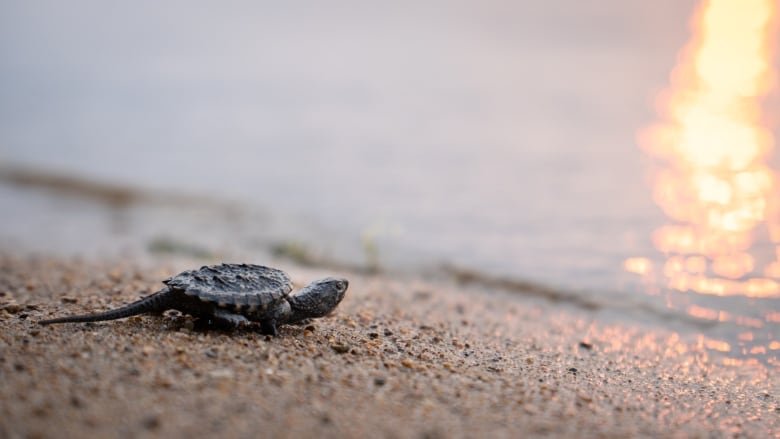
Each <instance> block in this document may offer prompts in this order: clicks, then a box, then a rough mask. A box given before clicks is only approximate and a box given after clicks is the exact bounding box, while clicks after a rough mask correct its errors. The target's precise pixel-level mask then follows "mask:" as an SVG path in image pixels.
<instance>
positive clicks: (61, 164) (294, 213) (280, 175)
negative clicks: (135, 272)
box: [0, 0, 780, 364]
mask: <svg viewBox="0 0 780 439" xmlns="http://www.w3.org/2000/svg"><path fill="white" fill-rule="evenodd" d="M718 3H723V2H717V1H714V2H697V1H689V0H659V1H656V2H646V1H640V0H621V1H617V0H610V1H603V0H602V1H596V0H585V1H553V2H527V1H526V2H523V1H521V2H518V1H492V0H488V1H481V2H473V1H472V2H455V1H431V2H392V3H389V4H388V3H382V4H370V3H369V2H328V3H327V4H323V3H321V2H296V1H293V2H284V3H277V2H237V1H227V2H192V1H186V2H185V1H180V2H179V1H164V2H158V1H155V2H146V1H137V2H132V3H120V4H110V3H106V2H99V1H78V2H56V1H41V2H3V4H2V6H0V168H1V169H2V182H3V183H2V184H0V203H2V205H3V206H4V208H3V210H4V220H3V222H2V225H0V246H2V247H1V248H3V249H4V250H5V251H6V252H15V251H22V250H23V251H33V252H44V253H64V254H81V255H87V256H92V257H95V256H104V255H116V254H120V255H130V256H138V255H142V254H145V253H147V252H158V253H159V252H163V253H164V252H176V251H184V252H190V253H195V254H198V255H201V256H203V257H204V258H212V259H233V258H248V259H259V258H262V257H264V255H266V254H268V253H273V254H276V255H277V256H278V255H286V256H289V257H293V258H297V260H299V261H300V262H306V263H319V264H331V265H333V266H334V267H336V266H337V267H353V268H355V267H356V268H358V269H366V270H383V271H387V272H412V273H417V274H428V275H431V274H432V273H433V274H432V275H437V273H439V274H440V273H453V272H454V273H456V274H460V275H463V274H464V273H467V274H468V275H469V276H471V278H482V279H486V280H491V279H493V280H495V279H502V280H512V281H517V282H521V281H522V282H529V283H534V284H538V285H544V286H545V287H546V288H553V289H555V290H556V291H560V292H562V293H561V294H563V295H564V296H566V295H569V296H571V297H578V298H586V299H587V301H590V302H592V303H595V304H596V306H597V307H604V308H608V309H613V311H614V314H618V315H621V314H626V315H630V316H631V318H643V319H647V320H650V321H655V322H664V323H663V324H668V319H669V315H671V316H673V317H674V318H677V317H679V322H677V323H675V324H679V325H682V326H683V327H689V328H693V329H694V331H703V332H705V333H706V334H707V335H706V338H704V339H703V340H704V342H705V343H709V344H708V345H707V346H708V347H711V348H712V349H714V350H719V351H722V352H724V353H726V354H727V355H729V356H731V357H733V358H736V359H743V360H744V359H758V360H759V361H766V362H770V363H774V364H778V360H777V359H778V356H779V355H780V287H779V286H778V283H777V282H778V281H780V266H778V265H779V264H780V262H778V259H780V247H778V244H777V243H778V242H780V237H778V232H777V229H776V228H773V227H776V224H780V220H779V219H778V218H780V214H778V213H777V212H778V211H780V209H777V206H776V205H777V199H778V198H780V197H778V191H777V188H778V185H777V178H776V175H777V169H778V168H779V166H778V157H777V156H778V155H777V154H776V153H774V154H773V153H772V151H773V143H772V139H773V138H776V136H777V131H778V124H777V123H776V121H777V120H778V119H777V113H778V111H777V110H778V108H780V105H778V95H777V92H776V87H774V85H773V82H772V80H771V78H772V77H776V73H777V66H778V61H777V57H776V56H774V57H773V52H772V50H771V49H772V47H770V46H771V44H770V43H771V42H773V41H774V42H776V41H777V40H778V33H777V24H776V23H777V20H778V18H777V14H778V11H777V9H778V5H777V2H776V1H772V0H768V1H766V0H765V1H759V0H755V1H751V3H757V4H760V5H761V7H762V8H764V9H761V8H759V7H758V6H757V5H750V6H745V7H743V8H741V9H733V8H734V6H731V8H732V10H726V12H725V16H727V17H729V18H730V24H728V26H726V28H725V30H718V29H721V28H719V27H718V25H717V24H718V23H719V22H718V20H717V19H713V20H714V21H712V23H710V24H711V25H705V24H703V23H704V22H705V15H706V14H705V12H704V11H705V10H706V9H705V7H710V8H715V7H716V4H718ZM726 3H729V2H726ZM745 10H747V11H754V12H755V14H754V15H750V14H741V13H740V12H739V11H745ZM696 11H699V12H696ZM762 13H763V14H764V15H761V14H762ZM743 15H744V16H743ZM721 22H722V20H721ZM713 23H714V24H713ZM772 23H774V24H772ZM740 25H744V26H745V27H744V28H741V27H740ZM772 26H774V28H772ZM708 29H709V30H708ZM713 29H714V30H713ZM746 29H747V30H749V31H750V30H752V31H755V32H754V35H755V40H750V39H747V40H745V41H744V45H745V46H739V45H737V49H739V50H738V52H739V53H746V54H747V55H748V58H746V59H744V60H740V59H735V58H734V53H732V52H729V49H724V50H725V52H722V53H720V58H718V56H717V55H715V58H714V61H711V64H712V63H714V66H715V67H714V68H713V71H715V72H721V71H724V70H726V71H730V70H734V69H732V68H731V67H730V66H733V65H746V66H755V65H758V67H756V68H755V69H753V70H751V71H750V72H747V73H744V72H741V71H739V70H738V69H737V71H736V72H735V73H734V75H735V76H732V77H729V78H733V77H737V78H738V79H737V80H740V81H742V82H738V83H737V86H736V87H737V90H736V91H734V94H735V95H737V97H736V98H734V99H736V101H738V104H736V106H738V107H740V108H743V107H744V108H747V110H745V111H746V112H747V113H749V114H750V117H749V119H750V120H748V121H747V122H749V123H750V124H751V125H750V126H751V127H753V128H754V129H756V130H760V133H759V134H756V135H755V136H753V137H756V138H759V140H755V139H754V140H755V141H754V140H750V139H752V138H753V137H751V136H747V137H749V138H750V139H748V140H747V141H746V142H747V143H744V142H743V140H744V136H743V137H740V138H739V139H737V141H733V142H732V141H731V140H732V137H729V134H728V133H725V134H715V135H711V136H710V137H716V138H720V139H724V138H725V139H729V143H728V144H727V145H726V146H718V145H714V146H708V145H709V144H708V143H707V141H708V140H707V139H705V140H704V143H703V145H704V146H701V147H700V148H699V149H696V148H693V149H691V148H688V149H685V148H682V149H680V150H677V149H675V148H674V147H670V146H669V145H672V144H674V145H676V144H680V145H683V144H686V145H687V143H686V142H688V140H690V138H695V137H696V136H695V135H688V133H689V132H690V131H691V130H688V129H687V128H686V127H688V126H689V125H686V120H690V118H688V119H686V117H683V116H680V114H682V113H685V111H683V110H680V111H676V110H675V109H678V110H679V109H680V108H686V109H691V108H693V109H694V110H695V109H696V108H698V107H697V105H698V104H697V102H699V103H700V102H702V101H706V102H713V101H714V102H729V104H728V105H731V104H730V102H731V101H730V100H729V99H730V98H729V95H728V91H727V92H725V93H722V92H719V93H716V94H715V98H712V97H707V98H706V99H699V98H697V97H693V98H691V96H692V95H696V96H699V95H701V93H699V94H697V93H698V92H697V91H696V90H701V89H702V87H700V85H701V83H704V84H705V87H704V88H705V89H719V88H718V87H720V85H722V84H727V85H728V84H733V83H736V82H735V81H737V80H733V79H729V78H726V79H725V80H719V79H718V78H716V79H715V80H711V79H712V78H709V79H708V78H707V77H706V75H704V77H703V78H704V79H702V75H699V76H696V75H695V74H691V75H688V77H687V79H686V74H685V71H686V69H688V70H690V69H693V70H696V71H698V72H699V73H700V74H701V73H702V72H704V73H706V72H707V70H706V69H705V68H703V67H702V65H700V64H697V62H698V61H697V60H700V59H699V57H698V55H696V54H697V53H698V52H697V48H702V47H704V48H706V41H708V39H707V35H709V34H712V35H715V36H717V35H719V34H718V32H721V35H725V36H723V37H722V38H725V39H726V40H728V41H734V38H735V37H734V36H735V35H753V34H751V33H750V32H748V31H746ZM708 32H709V34H708ZM737 40H739V39H737ZM711 41H714V43H713V44H715V47H721V46H717V43H718V41H719V40H717V38H716V39H714V40H711ZM739 41H742V40H739ZM697 44H698V45H697ZM751 44H753V46H751ZM726 46H728V44H726ZM754 46H755V47H754ZM744 47H748V48H752V47H754V48H756V50H752V49H750V50H742V49H744ZM686 48H687V49H686ZM732 49H733V48H732ZM716 52H717V50H716ZM707 53H709V52H707ZM757 59H758V60H760V62H757V61H756V60H757ZM691 66H696V67H691ZM705 67H706V66H705ZM697 69H698V70H697ZM673 72H674V73H673ZM717 75H718V74H716V75H715V76H717ZM740 75H741V76H740ZM751 75H753V76H751ZM697 78H698V79H697ZM697 81H698V82H697ZM708 81H709V82H708ZM719 81H720V82H719ZM759 83H760V84H762V85H761V87H757V88H756V90H752V91H749V92H744V84H759ZM718 84H720V85H718ZM740 84H742V85H740ZM740 87H742V88H740ZM724 96H726V97H724ZM691 102H693V103H691ZM729 108H731V107H729ZM686 114H699V113H697V112H696V111H692V112H688V113H686ZM694 119H695V120H696V121H698V125H696V124H693V125H695V126H697V127H702V126H704V127H705V129H704V130H703V131H704V132H707V133H710V134H712V133H713V132H714V131H713V130H712V129H710V128H714V127H718V126H724V122H723V120H721V119H715V120H709V121H707V120H704V122H702V118H694ZM726 119H728V118H726ZM743 119H744V118H743V117H742V116H740V115H737V116H736V119H733V118H732V119H728V120H738V121H741V122H739V123H743V122H745V121H744V120H743ZM659 124H660V125H659ZM664 124H666V125H664ZM670 126H671V127H677V128H675V129H676V130H677V131H675V133H676V134H675V135H672V136H669V135H663V134H664V133H666V134H668V133H667V131H669V127H670ZM653 127H655V128H653ZM679 127H683V128H682V129H678V128H679ZM706 127H709V128H706ZM672 131H674V130H672ZM743 131H744V130H743ZM740 132H742V131H740ZM680 133H683V134H680ZM705 137H706V136H705ZM670 138H673V139H674V140H673V141H670V140H669V139H670ZM638 139H639V141H638ZM659 139H660V140H659ZM681 139H682V140H681ZM710 140H712V139H710ZM675 142H676V143H675ZM751 142H752V143H751ZM716 143H717V142H716ZM654 145H655V146H654ZM753 146H755V148H756V149H755V151H754V150H753V149H751V148H753ZM691 151H693V152H691ZM735 151H736V152H735ZM740 151H741V153H740ZM694 152H695V154H694ZM697 166H698V167H697ZM702 169H704V170H705V171H706V172H705V171H702ZM713 169H715V170H714V171H713ZM665 170H666V171H669V170H672V171H669V172H665ZM681 170H683V171H686V170H687V171H691V173H689V174H686V173H685V172H683V171H681ZM716 171H717V172H716ZM754 171H755V173H754ZM729 172H731V174H729ZM703 173H704V174H706V175H705V177H707V178H710V177H712V178H715V179H716V180H712V178H710V180H706V178H705V179H704V180H701V178H700V177H702V175H703ZM746 173H747V174H746ZM683 174H684V175H695V176H697V177H696V178H694V179H686V178H684V175H683ZM732 174H733V175H732ZM681 175H683V176H682V177H681ZM746 175H747V176H746ZM740 176H741V177H740ZM732 177H733V178H732ZM702 178H704V177H702ZM700 180H701V181H705V183H706V184H705V183H702V185H704V186H706V187H707V188H708V189H712V188H715V189H717V188H720V189H719V190H720V192H718V190H715V192H714V193H715V195H712V194H713V192H712V191H709V192H707V191H703V190H702V191H699V192H697V194H699V195H701V194H704V195H706V196H704V195H703V196H704V198H701V197H699V198H697V195H695V194H693V192H692V189H691V188H692V187H698V188H700V189H701V187H704V186H702V185H699V186H696V185H697V184H698V183H696V182H699V181H700ZM745 181H748V183H744V182H745ZM756 181H758V183H755V182H756ZM691 182H694V183H691ZM724 182H725V183H724ZM735 182H737V183H735ZM739 182H742V183H739ZM743 183H744V184H743ZM724 184H725V185H726V186H728V187H727V188H726V189H723V185H724ZM719 185H720V186H719ZM729 185H731V186H729ZM740 185H741V186H740ZM739 187H746V188H748V189H751V188H752V189H755V188H756V187H758V189H755V190H752V189H751V190H752V191H750V190H748V194H747V195H746V196H745V197H743V198H739V193H738V190H737V189H738V188H739ZM729 188H730V189H729ZM724 191H726V192H727V193H728V194H729V195H728V196H723V195H722V194H723V193H724ZM694 192H695V191H694ZM705 192H706V193H705ZM659 194H660V195H659ZM663 194H667V196H663ZM669 194H683V195H680V196H677V197H675V196H671V198H672V199H671V200H669V198H670V196H669ZM708 197H709V198H708ZM718 197H720V198H718ZM724 197H725V198H724ZM743 199H744V200H749V201H750V203H749V206H748V207H746V205H745V203H741V202H740V203H741V204H740V203H737V204H739V206H737V207H738V208H734V209H732V210H731V211H729V210H727V209H725V208H722V206H725V205H733V204H734V203H732V202H731V201H728V200H743ZM724 200H726V201H724ZM697 203H698V204H697ZM713 203H714V204H717V205H718V206H721V207H719V208H718V209H719V210H718V211H717V212H716V213H713V211H712V210H711V209H710V207H711V206H712V205H713ZM746 203H747V202H746ZM674 206H677V207H674ZM680 206H693V208H691V209H688V210H686V209H684V208H680ZM702 206H704V207H702ZM708 206H710V207H708ZM732 207H733V206H732ZM748 210H749V211H750V212H751V213H750V214H749V215H748V214H744V215H743V213H744V212H746V211H748ZM681 211H685V212H683V213H680V212H681ZM745 215H747V216H745ZM715 217H717V221H716V220H714V219H713V218H715ZM735 217H738V220H736V219H734V218H735ZM746 218H747V219H746ZM705 223H706V224H705ZM716 223H717V224H716ZM724 224H725V225H724ZM670 225H671V227H672V228H673V229H669V228H668V227H669V226H670ZM719 225H720V226H722V227H720V228H719ZM674 227H678V228H674ZM713 233H714V235H713ZM712 236H716V237H717V239H715V241H717V243H716V244H712V245H710V246H709V247H707V246H705V247H706V248H703V247H702V246H696V245H692V244H690V243H691V242H694V243H702V242H707V243H709V242H710V240H711V239H710V238H711V237H712ZM670 242H671V243H672V244H670ZM680 242H687V243H688V245H687V247H686V246H684V245H680V244H679V243H680ZM715 247H717V248H715ZM745 255H747V256H745ZM722 257H726V259H723V258H722ZM724 261H725V262H724ZM773 264H775V265H773ZM735 267H736V268H735ZM494 283H495V282H494ZM567 297H568V296H567ZM615 304H619V306H618V307H615V306H614V305H615ZM610 307H611V308H610ZM636 310H644V311H636ZM648 310H649V311H648ZM635 311H636V312H635ZM670 313H671V314H670ZM637 316H639V317H637ZM686 325H687V326H686ZM745 334H750V335H749V336H748V335H745ZM724 343H725V344H724Z"/></svg>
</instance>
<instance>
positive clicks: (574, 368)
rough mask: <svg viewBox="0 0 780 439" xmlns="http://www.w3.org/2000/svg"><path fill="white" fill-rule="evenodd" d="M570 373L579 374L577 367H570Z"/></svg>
mask: <svg viewBox="0 0 780 439" xmlns="http://www.w3.org/2000/svg"><path fill="white" fill-rule="evenodd" d="M569 372H571V373H573V374H576V373H577V368H576V367H570V368H569Z"/></svg>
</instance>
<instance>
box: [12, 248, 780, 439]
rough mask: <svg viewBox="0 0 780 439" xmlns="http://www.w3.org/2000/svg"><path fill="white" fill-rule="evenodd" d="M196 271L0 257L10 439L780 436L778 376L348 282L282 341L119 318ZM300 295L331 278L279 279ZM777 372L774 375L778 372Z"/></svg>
mask: <svg viewBox="0 0 780 439" xmlns="http://www.w3.org/2000/svg"><path fill="white" fill-rule="evenodd" d="M196 265H199V263H197V262H192V261H183V260H180V261H175V262H165V263H162V264H160V263H153V262H150V261H146V262H139V261H136V262H133V263H127V262H122V263H110V262H105V261H103V262H96V261H91V262H90V261H87V262H85V261H82V260H76V259H56V258H32V257H23V258H20V257H11V256H0V383H2V385H0V437H4V438H15V437H163V436H164V437H184V436H187V437H204V436H214V435H219V436H221V437H312V436H317V437H481V436H491V437H527V436H566V437H572V436H578V437H625V436H656V437H657V436H665V437H669V436H672V437H674V436H677V437H690V436H693V437H726V436H728V437H732V436H748V437H772V436H775V437H777V436H778V434H780V433H778V432H779V431H780V430H779V429H780V398H779V397H780V395H779V394H778V389H779V388H780V386H779V385H778V378H777V374H776V373H775V374H773V371H772V370H766V369H763V368H761V367H750V368H733V367H725V366H721V365H719V363H720V360H719V359H717V358H712V357H710V356H708V354H707V352H706V351H705V350H704V349H702V348H701V346H700V343H698V344H697V343H696V342H695V341H694V342H687V341H685V340H684V339H682V338H680V337H678V336H677V335H676V334H674V333H672V332H663V331H658V330H655V331H649V330H642V329H637V328H636V327H633V326H630V325H618V324H606V323H599V322H598V321H594V319H593V317H592V315H589V314H587V313H580V312H577V311H572V310H565V309H561V308H560V307H555V306H552V305H549V304H545V303H542V302H534V301H529V300H527V299H522V298H518V297H516V296H513V295H510V294H505V293H501V292H495V291H494V292H485V291H479V290H476V289H463V288H459V287H457V286H454V285H448V284H439V285H436V284H429V283H425V282H422V281H419V280H414V279H401V280H398V279H390V278H383V277H381V276H362V275H356V274H347V276H348V277H349V278H350V279H351V284H350V290H349V291H348V293H347V294H348V295H347V298H346V299H345V301H344V302H343V303H342V304H341V306H340V307H339V309H338V311H337V313H335V314H334V315H333V316H330V317H327V318H324V319H319V320H316V321H313V322H312V323H311V324H310V325H308V326H293V327H289V326H288V327H285V328H284V329H283V330H282V332H281V336H279V337H276V338H270V337H266V336H263V335H260V334H257V333H254V332H252V331H246V330H244V331H239V332H236V333H232V334H231V333H222V332H200V331H193V330H192V329H190V328H191V327H192V321H191V319H189V318H187V317H184V316H179V315H175V314H174V315H172V314H171V313H168V314H166V315H165V316H164V317H154V316H141V317H133V318H130V319H125V320H118V321H112V322H104V323H97V324H68V325H52V326H48V327H41V326H39V325H37V324H36V322H37V321H38V320H39V319H41V318H44V317H50V316H53V315H62V314H71V313H81V312H92V311H97V310H103V309H106V308H109V307H116V306H118V305H121V304H123V303H127V302H129V301H131V300H134V299H136V298H138V297H139V295H144V294H148V293H150V292H153V291H156V290H157V289H158V288H159V287H160V286H161V284H160V283H159V281H160V280H161V279H163V278H165V277H166V276H168V275H171V274H175V273H176V272H178V271H179V270H181V269H186V268H191V267H192V266H196ZM282 266H283V268H286V269H288V271H289V272H290V273H291V275H292V276H293V278H294V280H295V282H296V283H297V284H299V285H300V284H305V283H306V282H308V281H310V280H312V279H314V278H316V277H318V276H320V275H322V274H324V273H323V272H320V271H317V270H313V269H310V268H301V267H295V266H284V264H282ZM774 372H776V370H775V371H774Z"/></svg>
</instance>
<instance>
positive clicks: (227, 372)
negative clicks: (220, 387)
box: [209, 369, 236, 379]
mask: <svg viewBox="0 0 780 439" xmlns="http://www.w3.org/2000/svg"><path fill="white" fill-rule="evenodd" d="M209 376H210V377H211V378H222V379H231V378H233V377H235V376H236V374H235V373H234V372H233V371H232V370H231V369H216V370H212V371H211V372H209Z"/></svg>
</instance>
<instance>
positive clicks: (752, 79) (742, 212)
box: [624, 0, 780, 316]
mask: <svg viewBox="0 0 780 439" xmlns="http://www.w3.org/2000/svg"><path fill="white" fill-rule="evenodd" d="M693 31H694V36H693V38H692V40H691V41H690V42H689V44H688V46H687V47H686V48H685V49H684V50H683V52H682V54H681V56H680V61H679V63H678V65H677V66H676V67H675V69H674V71H673V72H672V75H671V84H670V87H669V89H668V90H667V91H666V92H665V93H664V95H663V96H662V97H661V100H660V113H661V117H660V119H661V121H660V122H659V123H657V124H656V125H654V126H651V127H649V128H648V129H646V130H644V131H643V132H642V133H640V136H639V142H640V145H641V147H642V149H643V150H644V151H645V152H646V153H647V154H648V155H649V156H650V157H652V158H653V159H655V160H656V161H657V162H658V164H659V165H660V166H659V167H658V169H657V172H655V174H654V175H653V197H654V200H655V202H656V203H657V204H658V205H659V206H660V207H661V209H663V211H664V213H665V214H666V215H667V216H668V218H669V220H670V223H669V224H667V225H665V226H663V227H661V228H659V229H657V230H656V231H655V233H654V234H653V244H654V245H655V247H656V248H657V249H658V250H659V251H660V252H662V253H663V254H664V255H666V261H665V263H663V264H661V265H660V266H654V264H653V261H651V260H650V259H648V258H644V257H637V258H630V259H628V260H626V261H625V264H624V268H625V269H626V270H627V271H630V272H633V273H637V274H640V275H646V276H656V278H660V279H664V282H665V283H666V286H667V287H668V288H670V289H671V290H676V291H681V292H695V293H699V294H704V295H714V296H746V297H751V298H780V190H778V189H779V188H780V181H778V180H779V179H778V175H777V173H776V172H775V171H773V170H772V169H771V168H770V167H769V165H768V160H769V157H770V154H771V153H772V150H773V149H774V139H773V136H772V133H771V130H770V128H771V127H770V126H769V124H768V121H767V119H768V117H767V116H766V115H765V114H764V113H763V110H762V104H763V103H764V100H765V99H766V98H767V97H768V96H769V94H770V93H771V92H772V91H773V90H774V89H775V88H776V86H777V82H776V81H777V71H776V70H775V68H774V64H773V62H774V59H773V55H774V50H775V49H776V47H775V46H776V44H777V42H778V39H779V37H778V32H777V31H778V2H777V1H776V0H740V1H734V0H710V1H704V2H702V4H701V6H700V7H699V9H698V10H697V12H696V14H695V16H694V20H693ZM767 249H768V250H767ZM767 255H769V256H767ZM716 315H721V316H722V314H718V313H716Z"/></svg>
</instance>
